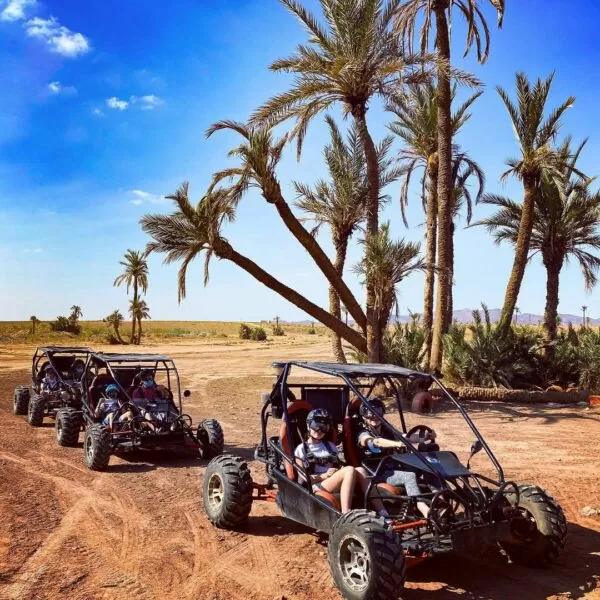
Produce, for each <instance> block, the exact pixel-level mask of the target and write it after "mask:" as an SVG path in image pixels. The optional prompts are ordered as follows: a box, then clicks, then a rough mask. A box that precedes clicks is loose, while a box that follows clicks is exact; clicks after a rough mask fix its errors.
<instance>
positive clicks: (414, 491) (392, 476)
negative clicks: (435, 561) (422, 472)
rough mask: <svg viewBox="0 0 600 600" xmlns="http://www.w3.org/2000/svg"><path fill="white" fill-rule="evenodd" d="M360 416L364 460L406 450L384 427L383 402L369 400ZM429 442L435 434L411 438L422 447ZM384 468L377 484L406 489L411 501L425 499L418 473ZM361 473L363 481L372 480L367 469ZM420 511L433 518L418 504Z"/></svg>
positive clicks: (380, 472) (390, 466)
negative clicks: (419, 483) (417, 498)
mask: <svg viewBox="0 0 600 600" xmlns="http://www.w3.org/2000/svg"><path fill="white" fill-rule="evenodd" d="M359 412H360V416H361V417H362V421H363V424H362V428H361V430H360V431H359V434H358V447H359V451H360V453H361V455H362V459H363V460H364V459H368V458H376V457H377V456H378V455H379V456H383V453H384V452H385V451H386V450H400V449H401V448H404V447H405V445H404V443H403V442H402V441H399V440H395V439H393V438H392V437H391V435H390V433H388V432H387V431H386V430H385V429H384V428H383V427H382V424H383V421H382V417H383V415H384V414H385V405H384V403H383V401H382V400H381V399H380V398H367V402H363V403H362V404H361V406H360V410H359ZM429 439H431V440H432V441H435V432H433V433H432V434H429V433H427V434H426V437H425V438H424V439H421V438H420V437H419V436H418V435H416V434H415V435H412V436H411V437H410V438H409V440H410V441H411V442H413V443H422V442H424V441H427V440H429ZM361 462H362V460H361ZM390 463H391V461H390ZM388 464H389V463H388ZM382 467H383V468H382V469H380V470H379V473H378V474H377V477H376V478H375V480H374V482H375V483H387V484H389V485H392V486H394V487H400V486H404V488H405V490H406V495H407V496H409V497H418V496H420V495H421V491H420V489H419V485H418V483H417V475H416V474H415V473H413V472H412V471H402V470H400V469H394V468H393V467H392V465H391V464H389V466H387V465H386V464H384V465H382ZM358 470H359V472H360V473H361V475H362V476H363V477H368V476H369V474H368V473H367V470H366V469H365V468H364V467H359V469H358ZM417 508H418V509H419V510H420V511H421V513H422V514H423V516H425V517H426V516H427V515H428V514H429V507H428V506H427V504H425V503H424V502H421V501H418V502H417ZM384 516H385V515H384Z"/></svg>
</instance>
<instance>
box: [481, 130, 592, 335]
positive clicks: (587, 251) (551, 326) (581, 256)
mask: <svg viewBox="0 0 600 600" xmlns="http://www.w3.org/2000/svg"><path fill="white" fill-rule="evenodd" d="M581 147H582V146H580V147H579V149H578V150H577V151H576V152H575V153H574V154H572V153H571V150H570V147H569V140H567V142H566V143H565V144H564V145H563V146H562V147H561V149H559V153H561V154H563V155H564V156H565V157H566V156H573V157H577V156H578V155H579V152H580V150H581ZM575 160H576V158H573V159H572V160H571V163H570V164H571V166H569V167H567V168H566V170H565V172H564V178H563V181H562V182H561V181H560V180H556V179H555V178H553V177H551V176H549V175H548V174H543V175H542V178H541V182H540V183H541V185H540V190H539V193H538V194H537V195H536V198H535V205H534V211H533V219H532V234H531V243H530V246H529V259H531V258H532V257H533V256H535V255H536V254H539V255H540V256H541V259H542V263H543V265H544V267H545V269H546V310H545V313H544V329H545V333H546V338H547V340H548V341H550V342H551V341H553V340H555V339H556V336H557V324H558V303H559V282H560V274H561V271H562V268H563V266H564V265H565V264H566V263H567V262H568V261H569V259H570V258H574V259H575V260H576V261H577V262H578V263H579V266H580V267H581V271H582V273H583V279H584V283H585V288H586V290H587V291H589V290H591V289H592V288H593V287H594V286H595V285H596V283H597V281H598V276H597V273H598V269H599V268H600V257H599V256H598V252H599V251H600V193H598V192H596V193H592V192H591V191H590V189H589V185H590V182H589V181H581V180H580V179H579V178H577V177H576V178H574V179H571V175H572V174H573V169H574V168H575ZM482 202H483V203H484V204H487V205H490V206H494V207H496V208H498V209H499V210H498V211H497V212H496V213H495V214H493V215H492V216H490V217H488V218H487V219H482V220H480V221H479V222H478V223H476V225H483V226H485V227H486V228H487V229H488V230H489V231H490V232H491V233H492V234H493V236H494V238H495V241H496V243H501V242H505V241H506V242H509V243H510V244H512V245H513V246H516V245H517V243H518V239H519V232H520V226H521V222H522V213H523V211H524V206H523V205H522V204H520V203H518V202H515V201H513V200H510V199H508V198H504V197H502V196H496V195H489V196H484V198H483V200H482ZM582 308H583V307H582ZM586 308H587V307H586ZM515 310H516V309H515Z"/></svg>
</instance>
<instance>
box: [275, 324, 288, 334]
mask: <svg viewBox="0 0 600 600" xmlns="http://www.w3.org/2000/svg"><path fill="white" fill-rule="evenodd" d="M273 335H275V336H279V335H285V331H284V330H283V327H281V326H280V325H274V326H273Z"/></svg>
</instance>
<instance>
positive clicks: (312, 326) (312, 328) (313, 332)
mask: <svg viewBox="0 0 600 600" xmlns="http://www.w3.org/2000/svg"><path fill="white" fill-rule="evenodd" d="M316 333H317V332H316V330H315V324H314V323H311V324H310V329H309V330H308V335H315V334H316Z"/></svg>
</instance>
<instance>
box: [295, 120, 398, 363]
mask: <svg viewBox="0 0 600 600" xmlns="http://www.w3.org/2000/svg"><path fill="white" fill-rule="evenodd" d="M325 120H326V122H327V125H328V127H329V134H330V136H331V143H330V144H328V145H327V146H325V149H324V151H323V154H324V157H325V163H326V164H327V170H328V171H329V178H330V181H324V180H322V179H321V180H319V181H317V182H316V184H315V185H314V186H313V187H310V186H307V185H305V184H303V183H298V182H294V186H295V188H296V192H297V194H298V202H297V203H296V206H298V208H300V209H302V210H303V211H305V212H307V213H308V214H309V215H310V217H309V218H310V219H311V220H313V221H315V222H316V223H317V226H316V227H315V229H314V230H313V234H314V233H316V232H317V231H318V230H319V228H320V227H321V226H322V225H328V226H329V229H330V230H331V237H332V241H333V247H334V251H335V259H334V261H333V264H334V266H335V269H336V271H337V272H338V273H339V276H340V277H342V276H343V274H344V266H345V263H346V253H347V250H348V243H349V241H350V238H351V237H352V235H353V234H354V233H355V232H356V231H357V230H358V229H360V228H361V227H362V224H363V223H364V221H365V216H366V214H365V198H366V195H367V190H368V187H369V182H368V179H367V169H366V164H365V155H364V152H363V147H362V143H361V141H360V135H359V133H358V129H357V127H356V124H352V126H351V127H350V130H349V132H348V136H347V140H346V141H344V138H343V137H342V135H341V133H340V130H339V129H338V127H337V125H336V123H335V121H334V120H333V118H332V117H331V116H329V115H327V116H326V117H325ZM392 142H393V139H392V138H391V137H386V138H384V140H383V141H382V142H381V143H380V144H378V145H377V146H376V149H375V150H376V152H377V161H378V167H379V177H380V180H379V189H380V190H383V189H384V188H385V187H386V186H387V185H389V184H390V183H392V182H394V181H395V180H396V179H397V178H398V177H399V175H400V170H399V169H398V168H395V167H392V160H391V159H389V158H388V154H389V150H390V147H391V145H392ZM387 199H388V198H387V196H382V195H381V196H380V203H381V204H383V203H384V202H386V201H387ZM329 312H331V314H332V315H334V316H335V317H336V318H338V319H340V318H341V301H340V297H339V295H338V293H337V292H336V290H335V288H334V287H333V286H331V285H330V286H329ZM332 344H333V354H334V356H335V359H336V360H337V361H338V362H341V363H345V362H346V356H345V354H344V349H343V348H342V341H341V338H340V336H339V335H337V334H335V333H333V334H332Z"/></svg>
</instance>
